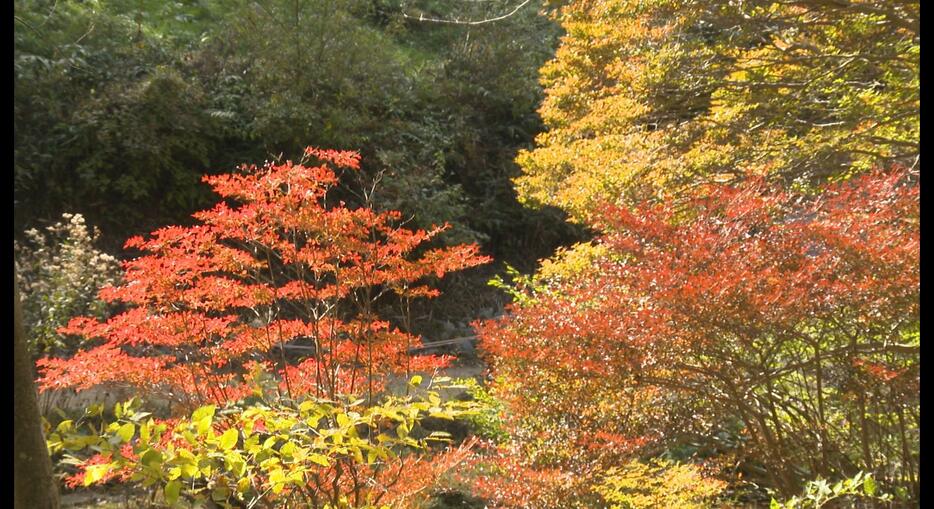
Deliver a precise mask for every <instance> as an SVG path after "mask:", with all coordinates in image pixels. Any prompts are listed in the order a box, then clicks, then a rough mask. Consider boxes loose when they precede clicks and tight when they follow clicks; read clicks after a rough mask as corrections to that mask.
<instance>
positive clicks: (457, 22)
mask: <svg viewBox="0 0 934 509" xmlns="http://www.w3.org/2000/svg"><path fill="white" fill-rule="evenodd" d="M531 1H532V0H525V1H524V2H522V3H521V4H519V5H518V6H516V8H515V9H513V10H511V11H509V12H508V13H506V14H503V15H502V16H497V17H495V18H487V19H481V20H474V21H461V20H458V19H439V18H426V17H425V15H424V14H419V15H418V17H417V18H416V17H415V16H409V15H408V14H406V13H405V12H403V13H402V17H404V18H406V19H414V20H417V21H429V22H432V23H447V24H451V25H482V24H484V23H492V22H494V21H501V20H504V19H506V18H508V17H510V16H512V15H513V14H515V13H517V12H519V9H521V8H523V7H525V6H526V5H528V3H529V2H531Z"/></svg>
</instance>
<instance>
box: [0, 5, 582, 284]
mask: <svg viewBox="0 0 934 509" xmlns="http://www.w3.org/2000/svg"><path fill="white" fill-rule="evenodd" d="M489 8H493V7H492V6H487V5H485V4H484V3H477V4H476V5H474V4H466V5H451V4H449V3H437V2H435V3H422V4H420V5H417V4H412V5H409V3H408V2H392V1H390V2H369V1H362V0H342V1H338V2H335V1H310V2H309V1H303V2H293V1H291V0H289V1H286V0H277V1H272V2H259V3H257V2H247V1H234V2H230V1H223V2H216V1H198V2H192V1H185V2H162V1H143V2H138V1H132V2H128V1H125V0H99V1H92V2H70V1H69V2H62V1H54V0H49V1H41V0H18V1H17V2H16V3H15V17H14V29H15V30H14V66H13V68H14V87H15V89H16V94H15V97H14V123H15V125H16V129H15V145H16V146H15V153H14V185H15V192H16V203H15V207H14V208H15V219H16V226H17V230H18V231H21V230H23V229H26V228H29V227H33V226H35V225H37V224H38V223H40V222H42V221H47V220H51V219H54V218H55V217H57V216H58V215H59V214H60V213H62V212H66V211H68V212H80V213H82V214H84V216H85V217H86V218H87V219H88V221H89V222H90V223H91V224H94V225H97V226H100V227H101V229H102V231H103V234H104V240H105V241H106V244H107V246H108V248H109V249H110V250H111V251H115V250H116V248H117V247H118V246H119V243H120V242H121V241H122V239H125V238H126V237H128V236H131V235H136V234H141V233H144V232H147V231H151V230H152V229H155V228H157V227H159V226H162V225H165V224H170V223H179V222H184V221H186V220H187V219H186V218H187V217H188V215H189V214H190V213H192V212H194V211H195V210H197V209H198V208H201V207H203V206H206V205H208V204H209V203H210V192H209V189H208V188H207V187H206V186H203V185H201V184H199V182H200V179H201V176H202V175H204V174H213V173H217V172H218V171H227V170H228V169H230V168H232V167H234V166H235V165H236V164H239V163H241V162H244V161H247V162H250V163H255V164H262V163H263V162H264V161H266V160H273V159H276V158H278V157H280V156H281V157H282V160H284V159H293V160H295V159H298V158H299V157H300V156H301V154H300V153H299V152H296V149H297V147H302V146H304V145H305V144H308V143H311V144H314V145H316V146H329V147H335V148H344V149H353V150H361V151H362V154H363V155H364V163H363V167H362V170H363V172H362V174H364V175H366V176H367V179H368V180H372V179H375V178H378V177H379V176H380V175H382V184H381V186H380V188H379V195H380V196H379V200H377V203H378V206H379V207H380V208H382V209H383V210H401V211H402V212H403V213H404V215H405V216H406V217H407V218H412V220H413V221H414V222H415V225H416V226H419V227H422V228H427V227H428V226H429V225H431V224H440V223H444V222H447V223H450V224H451V225H452V228H451V229H450V230H449V231H448V232H446V233H445V235H444V237H445V238H446V239H447V241H448V242H451V243H457V242H471V241H480V242H483V243H484V244H485V246H486V247H488V248H489V249H490V250H491V251H492V252H493V253H494V254H495V255H497V257H505V258H506V259H509V260H510V261H511V262H512V263H521V264H524V266H529V265H531V263H532V262H534V260H535V259H536V258H538V257H543V256H546V255H547V254H548V253H549V249H550V248H551V246H554V245H557V244H558V243H561V242H565V241H566V240H567V239H568V238H570V237H571V236H572V235H573V234H574V232H573V231H572V230H569V229H568V228H567V227H566V226H564V225H563V222H562V219H561V217H562V216H561V214H559V213H556V212H555V211H543V212H536V211H531V210H529V209H525V208H523V207H521V206H520V205H519V203H518V202H517V201H516V198H515V192H514V190H513V189H512V186H511V184H510V181H509V178H510V177H512V176H515V175H517V174H518V166H517V165H516V164H515V163H514V161H513V158H514V156H515V153H516V151H517V150H518V149H519V148H521V147H524V146H526V145H527V144H528V143H529V142H530V141H531V140H532V137H533V136H534V134H535V133H536V132H537V131H538V130H539V129H540V120H539V117H538V115H537V114H536V113H535V108H536V106H537V104H538V102H539V101H540V88H539V87H538V86H537V84H536V72H537V68H538V67H539V66H540V65H541V64H542V62H544V61H545V60H546V59H547V58H548V56H549V55H550V54H551V51H552V49H553V46H554V43H555V41H556V35H557V29H556V27H555V26H554V25H553V24H552V23H551V22H550V21H549V20H547V19H546V18H545V17H543V16H540V15H539V14H538V13H537V12H536V10H535V9H524V10H522V11H520V12H518V13H517V14H516V15H515V16H513V17H510V18H509V19H506V20H504V21H503V22H501V23H496V24H489V25H481V26H475V27H464V26H459V25H445V24H437V23H434V24H433V23H419V22H417V21H413V20H410V19H407V18H405V17H404V16H403V15H404V14H406V13H408V14H415V13H419V14H424V13H428V14H429V15H430V16H433V17H446V16H448V15H449V14H456V15H466V14H467V13H466V12H462V11H463V9H469V10H471V12H472V14H474V15H476V16H482V15H483V13H484V12H485V10H486V9H489ZM473 11H477V12H473ZM346 199H347V200H348V201H351V200H353V199H354V197H352V196H347V197H346Z"/></svg>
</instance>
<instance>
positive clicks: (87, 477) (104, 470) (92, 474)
mask: <svg viewBox="0 0 934 509" xmlns="http://www.w3.org/2000/svg"><path fill="white" fill-rule="evenodd" d="M113 467H114V465H113V463H104V464H101V465H90V466H88V467H87V468H85V469H84V485H85V486H90V485H92V484H94V483H96V482H97V481H100V480H101V479H103V478H104V476H106V475H107V474H108V473H109V472H110V471H111V470H112V469H113Z"/></svg>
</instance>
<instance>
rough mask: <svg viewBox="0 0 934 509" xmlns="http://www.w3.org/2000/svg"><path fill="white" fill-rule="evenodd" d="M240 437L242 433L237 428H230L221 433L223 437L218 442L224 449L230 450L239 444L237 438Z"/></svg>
mask: <svg viewBox="0 0 934 509" xmlns="http://www.w3.org/2000/svg"><path fill="white" fill-rule="evenodd" d="M239 438H240V434H239V433H238V432H237V430H236V429H234V428H230V429H228V430H227V431H225V432H224V434H223V435H221V438H220V440H219V442H218V447H220V449H221V450H222V451H229V450H230V449H233V447H234V446H235V445H237V439H239Z"/></svg>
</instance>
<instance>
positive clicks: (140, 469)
mask: <svg viewBox="0 0 934 509" xmlns="http://www.w3.org/2000/svg"><path fill="white" fill-rule="evenodd" d="M413 381H416V382H418V381H419V380H413ZM254 389H255V390H256V392H257V395H258V396H259V398H258V399H257V398H254V399H255V401H254V402H252V403H250V404H245V405H238V406H227V407H222V408H218V407H216V406H214V405H210V406H204V407H200V408H198V409H196V410H194V411H193V412H192V413H191V415H190V417H188V416H185V417H183V418H180V419H169V420H164V419H153V418H152V417H151V414H150V413H149V412H143V411H140V409H139V408H138V407H139V405H138V401H136V400H132V401H129V402H127V403H125V404H120V403H118V404H117V405H116V407H115V408H114V415H115V418H116V419H115V420H113V421H111V422H107V421H106V420H104V419H103V417H102V416H101V415H98V414H97V413H96V412H91V413H89V414H87V415H85V416H84V417H82V418H80V419H79V420H78V421H77V422H75V421H72V420H66V421H62V422H61V423H59V424H58V426H56V429H55V430H54V431H53V432H52V433H51V434H50V435H49V449H50V451H52V453H53V454H58V453H62V452H64V453H67V454H66V456H65V460H66V461H71V462H74V463H78V464H79V469H78V471H77V472H76V473H74V474H72V475H70V476H69V477H68V478H67V480H66V484H68V485H70V486H77V485H84V486H89V485H92V484H101V483H105V482H108V481H110V480H119V481H122V482H133V483H137V484H140V485H142V486H144V487H148V488H149V489H151V490H152V492H153V495H154V496H157V495H158V496H159V497H160V500H161V502H163V503H164V504H166V505H168V506H170V507H184V506H185V505H186V504H185V502H191V503H195V504H197V503H204V502H207V501H212V502H214V503H215V504H218V505H219V506H221V507H257V506H259V507H282V506H283V505H284V506H287V507H292V506H295V505H296V504H298V505H300V506H301V507H309V508H315V509H317V508H331V509H336V508H338V507H355V508H364V507H365V508H371V507H382V508H388V507H409V506H411V505H412V504H413V503H415V502H416V501H418V500H421V499H424V498H425V493H422V492H423V490H424V488H425V487H426V486H430V485H431V484H432V483H433V482H434V481H435V480H436V479H437V478H438V476H440V475H441V474H443V473H444V472H446V471H447V470H449V469H451V468H452V467H454V466H456V465H457V464H458V463H459V462H461V461H463V459H464V458H465V457H466V456H467V453H468V452H469V448H470V444H469V443H465V444H462V445H460V446H459V447H455V448H449V449H447V450H445V451H438V450H437V448H436V447H435V449H436V450H435V451H434V452H436V453H437V454H431V452H432V451H431V448H432V447H433V444H439V443H446V442H450V439H449V438H448V436H449V435H448V434H447V433H444V432H440V431H436V432H432V433H430V434H428V433H426V432H424V430H421V428H420V426H419V423H420V422H422V421H423V420H424V419H425V418H426V417H435V416H439V417H441V418H444V419H453V418H455V417H457V416H461V415H466V414H469V413H470V412H471V411H472V407H473V405H472V404H470V403H464V402H445V403H442V402H440V400H439V396H438V394H437V393H436V392H433V391H430V392H428V393H427V394H426V395H425V397H424V398H421V399H415V398H412V397H405V398H393V397H391V398H388V399H385V400H384V401H382V402H380V403H379V404H378V405H371V406H365V405H362V403H363V400H357V401H339V402H338V401H332V400H326V399H317V398H310V399H305V400H304V401H302V402H301V403H300V404H298V405H297V406H292V405H283V404H281V403H279V404H276V403H271V404H270V403H266V402H265V401H264V398H263V397H262V396H263V392H264V391H263V388H262V386H261V385H257V386H256V387H254ZM274 396H275V393H268V394H266V397H267V398H268V397H272V398H273V399H275V398H274ZM99 409H100V408H99ZM413 430H421V432H420V433H416V432H414V431H413ZM86 451H95V452H96V453H95V454H93V455H91V457H90V458H89V459H87V460H79V459H77V458H76V457H75V456H72V454H76V453H77V454H82V453H86Z"/></svg>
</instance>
